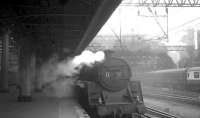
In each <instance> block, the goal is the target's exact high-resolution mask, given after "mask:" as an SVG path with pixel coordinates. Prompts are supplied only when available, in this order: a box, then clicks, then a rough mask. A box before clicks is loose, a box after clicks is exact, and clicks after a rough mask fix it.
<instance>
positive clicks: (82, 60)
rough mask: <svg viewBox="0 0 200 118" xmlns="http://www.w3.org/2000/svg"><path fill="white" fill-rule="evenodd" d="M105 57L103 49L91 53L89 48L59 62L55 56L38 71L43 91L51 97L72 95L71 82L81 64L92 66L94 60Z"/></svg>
mask: <svg viewBox="0 0 200 118" xmlns="http://www.w3.org/2000/svg"><path fill="white" fill-rule="evenodd" d="M104 59H105V54H104V52H103V51H99V52H96V53H93V52H91V51H89V50H85V51H83V52H82V53H81V54H80V55H78V56H75V57H68V58H67V59H66V60H64V61H61V62H59V61H58V58H57V56H54V57H53V58H51V59H50V60H49V61H48V62H47V63H45V64H44V65H43V66H42V67H41V69H40V73H39V77H40V81H41V84H42V85H43V88H44V92H45V93H46V94H47V95H48V96H53V97H72V96H74V95H73V94H74V92H73V83H74V81H75V80H76V75H78V74H79V71H80V69H81V68H82V66H83V65H87V66H90V67H91V66H93V64H94V63H95V62H102V61H104Z"/></svg>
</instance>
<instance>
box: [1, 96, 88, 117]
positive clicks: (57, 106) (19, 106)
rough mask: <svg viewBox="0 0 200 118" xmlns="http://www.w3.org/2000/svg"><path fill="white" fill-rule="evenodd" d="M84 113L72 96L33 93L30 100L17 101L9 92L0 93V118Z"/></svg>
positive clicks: (74, 115)
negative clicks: (59, 96) (56, 96)
mask: <svg viewBox="0 0 200 118" xmlns="http://www.w3.org/2000/svg"><path fill="white" fill-rule="evenodd" d="M84 115H85V114H84V111H82V109H81V107H80V106H79V105H78V103H77V102H76V101H75V100H74V99H73V98H53V97H47V96H45V95H43V94H35V95H34V97H33V101H32V102H18V101H17V100H16V97H15V96H13V95H11V94H10V93H9V94H8V93H0V117H1V118H79V117H82V116H84Z"/></svg>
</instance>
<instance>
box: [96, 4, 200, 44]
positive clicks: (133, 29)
mask: <svg viewBox="0 0 200 118" xmlns="http://www.w3.org/2000/svg"><path fill="white" fill-rule="evenodd" d="M152 11H153V12H154V13H155V11H156V12H157V15H166V8H164V7H163V8H161V7H159V8H158V7H157V8H152ZM138 12H140V16H139V15H138ZM199 13H200V8H198V7H182V8H180V7H179V8H177V7H176V8H172V7H170V8H168V27H169V28H168V29H169V40H171V42H176V40H179V39H180V37H181V36H182V35H184V29H188V28H197V29H198V28H199V26H200V24H198V23H200V18H199V17H200V15H199ZM141 15H145V16H152V14H151V12H150V11H149V10H148V8H147V7H134V6H119V7H118V8H117V9H116V10H115V12H114V13H113V14H112V16H111V17H110V18H109V20H108V21H107V23H106V24H105V25H104V26H103V27H102V29H101V30H100V31H99V34H101V35H114V33H116V34H117V35H120V27H121V34H122V35H127V34H128V35H130V34H143V35H146V36H147V37H155V36H162V35H163V34H164V33H163V31H162V30H161V27H160V26H159V25H158V24H157V22H156V20H157V21H158V22H159V23H160V25H161V26H162V28H163V30H164V31H165V32H167V18H166V17H156V18H155V17H148V18H147V17H142V16H141ZM190 21H192V22H190ZM188 22H190V23H188ZM183 24H185V25H183Z"/></svg>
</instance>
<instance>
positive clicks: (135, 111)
mask: <svg viewBox="0 0 200 118" xmlns="http://www.w3.org/2000/svg"><path fill="white" fill-rule="evenodd" d="M130 78H131V70H130V67H129V65H128V64H127V63H126V62H125V61H124V60H122V59H119V58H116V57H111V56H106V59H105V60H104V61H103V62H101V63H96V64H94V66H93V67H87V66H85V67H83V68H82V70H81V72H80V75H79V79H78V81H77V84H76V86H77V96H78V97H77V98H78V101H79V103H80V104H81V105H82V106H83V107H84V108H85V109H86V111H87V112H88V114H89V115H90V116H91V117H92V118H98V117H117V118H123V117H126V118H133V117H134V115H141V114H144V113H145V106H144V102H143V96H142V90H141V85H140V82H139V81H130Z"/></svg>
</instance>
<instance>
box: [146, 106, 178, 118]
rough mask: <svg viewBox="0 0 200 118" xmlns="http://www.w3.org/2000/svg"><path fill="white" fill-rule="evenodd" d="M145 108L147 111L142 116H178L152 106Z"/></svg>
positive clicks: (168, 117) (172, 117)
mask: <svg viewBox="0 0 200 118" xmlns="http://www.w3.org/2000/svg"><path fill="white" fill-rule="evenodd" d="M146 109H147V113H146V114H144V115H143V116H142V117H143V118H179V117H178V116H175V115H172V114H169V113H166V112H163V111H160V110H157V109H154V108H150V107H146Z"/></svg>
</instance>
